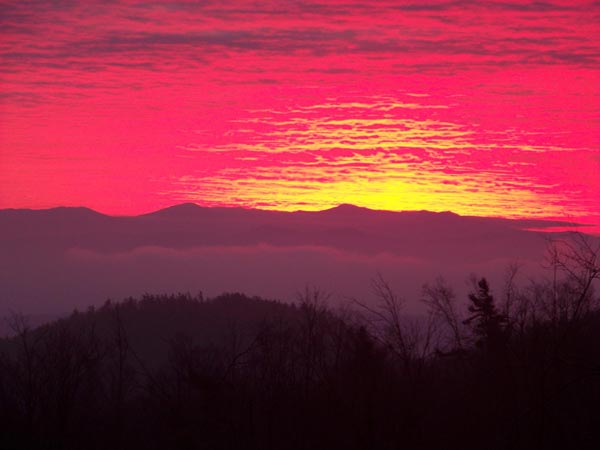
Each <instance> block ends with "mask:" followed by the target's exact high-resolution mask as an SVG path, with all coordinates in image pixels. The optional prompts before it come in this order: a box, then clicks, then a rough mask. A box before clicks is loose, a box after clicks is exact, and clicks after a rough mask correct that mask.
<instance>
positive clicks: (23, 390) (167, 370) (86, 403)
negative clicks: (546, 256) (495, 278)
mask: <svg viewBox="0 0 600 450" xmlns="http://www.w3.org/2000/svg"><path fill="white" fill-rule="evenodd" d="M569 286H570V288H571V289H568V288H569ZM375 288H376V290H377V292H378V295H379V299H380V303H379V304H378V305H377V307H375V308H372V307H371V306H368V305H360V304H356V305H355V307H354V308H353V309H352V310H346V311H332V310H330V309H329V308H328V306H327V303H326V302H325V297H324V296H323V295H322V293H320V292H319V291H317V290H311V289H308V290H306V291H305V292H304V293H303V294H302V295H301V296H300V298H299V301H298V302H297V303H296V304H295V305H289V304H283V303H279V302H276V301H267V300H264V299H260V298H256V297H255V298H250V297H247V296H245V295H242V294H225V295H222V296H220V297H217V298H215V299H210V300H206V299H204V298H203V297H202V296H201V295H199V296H195V297H194V296H190V295H173V296H151V295H146V296H144V297H143V298H141V299H139V300H136V299H131V298H130V299H127V300H124V301H122V302H107V303H105V304H104V306H102V307H100V308H90V309H89V310H87V311H85V312H74V313H73V314H72V315H70V316H69V317H68V318H66V319H62V320H59V321H55V322H53V323H50V324H47V325H44V326H42V327H38V328H35V329H29V328H27V326H26V324H25V323H24V322H23V321H22V320H20V318H19V317H18V316H15V317H13V322H12V325H13V328H14V331H15V333H16V335H15V336H14V337H12V338H10V339H8V338H7V339H4V340H2V341H0V447H2V448H60V449H81V448H86V449H109V448H110V449H137V448H145V449H165V448H169V449H205V448H210V449H239V448H245V449H281V448H286V449H307V448H310V449H338V448H339V449H357V450H358V449H365V448H369V449H404V448H406V449H414V448H420V449H439V448H449V449H459V448H460V449H467V450H468V449H482V448H485V449H506V448H515V449H521V448H544V449H564V448H599V444H600V432H599V431H598V430H600V417H599V416H598V414H597V413H596V412H597V405H598V403H599V402H600V365H599V363H598V361H600V344H599V343H600V313H599V311H598V308H597V304H598V303H597V301H598V299H597V297H594V296H593V294H592V293H591V292H590V291H585V292H583V291H577V289H576V286H575V285H573V284H569V283H568V282H565V283H561V284H560V286H557V287H555V289H556V290H554V291H552V290H548V285H538V288H539V289H538V292H536V293H527V292H525V291H521V292H517V291H516V290H515V291H514V292H513V293H514V294H515V296H514V297H511V298H512V299H511V298H509V299H508V300H509V301H510V305H509V306H510V307H509V308H507V307H506V305H507V303H506V300H507V299H506V298H502V299H496V298H494V297H493V296H492V294H491V291H490V288H489V285H488V284H487V281H486V280H485V279H481V280H479V282H478V283H477V284H475V285H474V286H473V291H472V293H471V294H470V296H469V299H468V306H469V307H468V308H467V309H463V310H461V308H460V304H459V303H458V302H457V299H455V298H454V297H453V294H452V292H451V291H450V290H448V289H447V286H444V285H443V284H441V282H440V283H437V284H435V285H431V286H429V287H427V289H426V290H425V301H426V302H427V304H428V305H429V311H430V313H429V315H428V316H427V317H426V318H423V319H421V320H415V319H414V318H411V317H407V316H405V315H403V313H402V308H401V306H402V305H401V300H400V299H399V298H398V297H397V296H396V295H395V293H394V292H393V291H392V290H391V289H390V288H389V285H387V283H386V282H385V281H383V280H381V279H380V280H379V281H378V282H377V283H376V285H375ZM582 292H583V294H584V295H583V296H581V295H580V294H582ZM517 294H518V295H517ZM536 296H537V297H536ZM557 298H560V300H561V303H560V304H555V305H556V307H557V308H556V309H555V310H552V309H551V308H547V307H546V306H548V305H550V304H551V301H552V299H557ZM534 300H535V301H538V302H537V303H536V302H535V301H534ZM563 301H564V302H563ZM549 302H550V303H549Z"/></svg>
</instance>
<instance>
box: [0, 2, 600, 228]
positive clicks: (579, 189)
mask: <svg viewBox="0 0 600 450" xmlns="http://www.w3.org/2000/svg"><path fill="white" fill-rule="evenodd" d="M0 30H2V31H1V32H0V33H1V34H0V208H48V207H54V206H60V205H66V206H87V207H90V208H93V209H95V210H97V211H100V212H104V213H108V214H118V215H129V214H139V213H145V212H148V211H152V210H156V209H159V208H162V207H166V206H170V205H173V204H177V203H182V202H195V203H198V204H199V205H205V206H243V207H249V208H263V209H276V210H286V211H291V210H298V209H303V210H320V209H325V208H329V207H332V206H335V205H338V204H340V203H352V204H356V205H359V206H365V207H369V208H373V209H388V210H421V209H426V210H431V211H447V210H451V211H454V212H456V213H458V214H464V215H480V216H503V217H536V218H566V219H569V220H573V221H579V222H584V223H600V175H599V174H600V70H599V69H600V2H597V1H596V2H589V1H580V2H578V1H534V2H519V1H516V0H504V1H477V2H476V1H464V0H456V1H416V0H415V1H372V2H365V1H362V2H358V1H355V0H343V1H337V0H332V1H324V0H323V1H310V0H309V1H278V2H268V1H265V2H258V1H248V0H232V1H227V2H223V1H210V0H208V1H202V2H187V1H163V2H140V1H125V0H114V1H102V2H95V1H91V0H90V1H86V2H80V1H68V0H60V1H41V0H18V1H2V0H0Z"/></svg>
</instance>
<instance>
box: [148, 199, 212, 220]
mask: <svg viewBox="0 0 600 450" xmlns="http://www.w3.org/2000/svg"><path fill="white" fill-rule="evenodd" d="M203 209H204V208H203V207H202V206H200V205H197V204H196V203H192V202H187V203H180V204H178V205H173V206H169V207H167V208H163V209H159V210H158V211H154V212H151V213H148V214H145V215H147V216H174V217H178V216H187V215H190V214H196V213H197V212H199V211H201V210H203Z"/></svg>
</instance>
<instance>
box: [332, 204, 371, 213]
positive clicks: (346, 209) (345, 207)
mask: <svg viewBox="0 0 600 450" xmlns="http://www.w3.org/2000/svg"><path fill="white" fill-rule="evenodd" d="M366 211H373V210H372V209H369V208H365V207H363V206H356V205H353V204H351V203H341V204H339V205H338V206H334V207H333V208H329V209H325V210H323V211H321V212H333V213H354V212H366Z"/></svg>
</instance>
